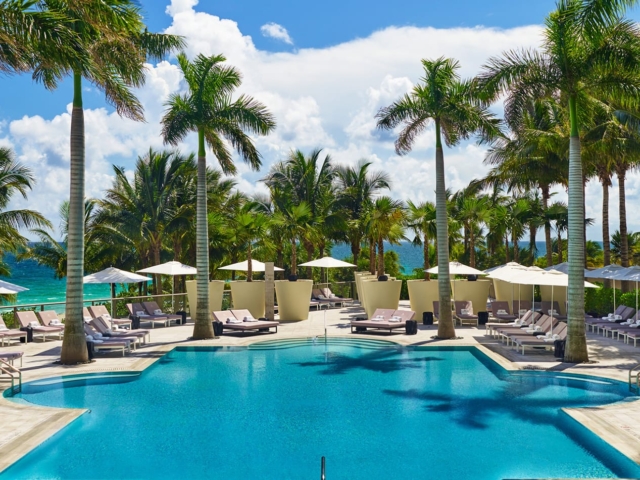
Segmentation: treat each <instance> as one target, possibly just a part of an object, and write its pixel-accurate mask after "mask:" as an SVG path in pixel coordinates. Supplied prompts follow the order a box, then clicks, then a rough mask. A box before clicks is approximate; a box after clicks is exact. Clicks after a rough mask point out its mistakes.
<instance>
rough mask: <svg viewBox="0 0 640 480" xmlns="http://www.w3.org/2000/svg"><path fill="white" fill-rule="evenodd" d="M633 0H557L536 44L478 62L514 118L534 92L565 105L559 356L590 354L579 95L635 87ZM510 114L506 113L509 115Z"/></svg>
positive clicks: (483, 81) (638, 52) (575, 358)
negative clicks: (564, 312)
mask: <svg viewBox="0 0 640 480" xmlns="http://www.w3.org/2000/svg"><path fill="white" fill-rule="evenodd" d="M636 3H637V0H616V1H608V2H604V1H602V0H561V1H559V2H558V4H557V10H556V11H555V12H552V13H551V14H550V15H549V16H548V17H547V19H546V22H545V23H546V28H545V31H544V41H543V45H542V50H541V51H529V50H527V51H511V52H508V53H506V54H504V56H503V57H502V58H493V59H491V60H490V61H489V63H488V64H487V65H486V66H485V67H484V71H483V73H482V74H481V76H480V78H479V82H480V86H481V87H482V88H484V89H485V91H486V92H487V93H488V94H489V96H491V97H492V98H497V96H498V95H502V94H506V95H507V99H506V103H505V116H506V117H507V119H512V120H514V121H515V120H516V119H517V118H521V117H522V112H523V108H524V106H525V105H527V104H528V103H529V102H530V101H532V100H535V99H544V98H547V99H552V98H560V102H561V104H563V105H565V108H566V109H567V111H568V115H569V123H570V127H571V128H570V132H571V137H570V145H569V288H568V292H569V329H568V338H567V348H566V350H565V361H569V362H584V361H587V360H588V358H589V355H588V352H587V342H586V336H585V327H584V270H583V267H584V257H585V240H584V192H583V186H584V176H583V166H582V157H581V154H580V127H581V124H582V123H583V121H584V117H585V114H586V113H585V110H584V108H585V106H586V105H585V98H586V97H589V96H590V97H594V98H602V97H603V96H609V95H612V96H615V97H617V98H619V99H626V98H628V97H632V96H634V95H637V94H638V91H639V90H640V76H638V75H637V65H638V60H639V58H640V40H639V38H638V30H637V27H636V25H635V24H634V23H632V22H629V21H625V20H622V19H621V15H623V14H624V11H625V10H626V8H627V7H629V6H632V5H635V4H636ZM507 121H509V120H507Z"/></svg>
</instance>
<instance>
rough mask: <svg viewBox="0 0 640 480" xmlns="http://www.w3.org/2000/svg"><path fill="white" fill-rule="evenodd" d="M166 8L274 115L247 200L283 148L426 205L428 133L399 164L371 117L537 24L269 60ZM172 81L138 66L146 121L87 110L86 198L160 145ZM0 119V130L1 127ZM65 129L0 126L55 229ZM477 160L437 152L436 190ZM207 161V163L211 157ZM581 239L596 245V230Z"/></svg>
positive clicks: (476, 63)
mask: <svg viewBox="0 0 640 480" xmlns="http://www.w3.org/2000/svg"><path fill="white" fill-rule="evenodd" d="M166 11H167V13H168V14H169V15H170V16H171V17H172V24H171V26H170V27H169V28H168V29H167V32H168V33H173V34H179V35H183V36H184V37H185V39H186V40H187V42H188V46H187V49H186V52H187V54H188V55H189V56H191V57H193V56H195V55H196V54H198V53H203V54H206V55H211V54H219V53H223V54H224V55H225V56H226V57H227V59H228V62H229V64H231V65H234V66H236V67H237V68H238V69H239V70H240V71H241V72H242V73H243V78H244V83H243V85H242V87H241V89H240V93H245V94H249V95H252V96H254V97H255V98H257V99H258V100H260V101H261V102H263V103H264V104H265V105H266V106H267V107H268V108H269V109H270V110H271V111H272V112H273V114H274V115H275V117H276V120H277V123H278V126H277V128H276V130H275V131H274V132H273V133H272V134H271V135H269V136H268V137H260V138H257V139H256V142H257V145H258V147H259V149H260V151H261V153H262V155H263V168H262V170H261V171H260V172H252V171H251V170H250V169H248V168H245V167H243V166H241V165H240V164H239V174H238V178H237V181H238V186H239V188H240V189H242V190H244V191H246V192H248V193H253V192H256V191H264V186H263V185H262V184H260V183H259V182H258V180H259V179H260V178H261V177H262V176H264V175H265V174H266V172H267V171H268V169H269V167H270V166H271V165H272V164H273V163H274V162H276V161H278V160H282V159H283V158H284V157H285V156H286V155H287V153H288V152H289V151H290V150H291V149H294V148H300V149H302V150H303V151H309V150H311V149H312V148H323V149H324V151H325V152H326V153H329V154H331V155H332V157H333V159H334V161H335V162H337V163H350V164H353V163H355V162H356V161H357V160H359V159H360V158H367V159H369V160H371V161H372V162H373V164H374V167H375V168H380V169H385V170H386V171H388V172H389V173H390V175H391V176H392V179H393V183H394V188H393V191H392V192H391V195H392V196H394V197H396V198H403V199H407V198H412V199H414V200H426V199H430V200H433V198H434V189H435V182H434V173H435V172H434V156H435V152H434V135H433V129H432V128H429V129H427V131H425V133H424V134H423V135H422V136H420V137H419V138H418V140H417V142H416V144H415V147H414V149H413V151H412V152H411V153H410V154H409V155H406V156H403V157H398V156H397V155H396V154H395V151H394V145H393V141H394V136H393V135H392V134H390V133H389V132H380V131H378V130H376V128H375V125H376V121H375V114H376V112H377V111H378V109H379V108H380V107H382V106H385V105H389V104H390V103H391V102H392V101H394V100H395V99H397V98H399V97H400V96H401V95H402V94H404V93H405V92H407V91H408V90H410V89H411V87H412V86H413V83H414V82H416V81H418V80H419V79H420V77H421V75H422V71H421V65H420V59H422V58H437V57H440V56H443V55H444V56H449V57H453V58H456V59H458V60H459V61H460V63H461V65H462V69H461V73H462V75H463V76H465V77H468V76H473V75H475V74H476V73H477V72H478V71H479V69H480V67H481V65H482V64H483V63H484V62H485V61H486V60H487V59H488V58H489V57H491V56H492V55H498V54H500V53H501V52H503V51H505V50H509V49H513V48H518V47H531V46H536V45H538V44H539V42H540V39H541V38H540V33H541V27H539V26H527V27H519V28H514V29H508V30H500V29H493V28H484V27H476V28H453V29H435V28H418V27H393V26H391V27H388V28H385V29H382V30H379V31H376V32H373V33H372V34H371V35H369V36H367V37H365V38H359V39H355V40H352V41H349V42H345V43H341V44H338V45H333V46H330V47H327V48H305V49H300V50H296V51H292V52H278V53H272V52H266V51H262V50H259V49H258V48H256V46H255V44H254V43H253V40H252V39H251V37H250V36H247V35H244V34H243V33H242V32H241V31H240V29H239V27H238V24H237V23H236V22H235V21H233V20H229V19H222V18H219V17H217V16H214V15H210V14H207V13H204V12H199V11H197V1H196V0H173V1H172V2H171V4H170V5H169V6H168V7H167V9H166ZM181 80H182V76H181V73H180V72H179V69H178V68H177V67H176V66H175V65H173V64H171V63H169V62H161V63H159V64H157V65H149V66H148V75H147V83H146V85H145V87H144V88H142V89H140V90H139V91H137V92H136V93H137V95H138V97H139V99H140V101H141V102H142V104H143V105H144V107H145V112H146V123H135V122H131V121H129V120H125V119H121V118H120V117H118V116H117V115H116V114H115V113H110V112H109V111H107V110H106V109H88V110H86V112H85V125H86V138H87V146H86V152H87V195H92V196H101V195H102V194H103V192H104V190H105V189H106V188H108V186H109V185H110V183H111V182H110V178H111V172H112V167H111V165H112V164H117V165H123V166H125V167H127V168H129V169H131V168H132V167H133V165H134V162H135V159H136V158H137V156H138V155H143V154H144V153H145V152H146V151H147V150H148V149H149V147H153V148H156V149H159V148H163V144H162V138H161V136H160V131H161V128H160V123H159V122H160V119H161V117H162V114H163V112H164V108H165V107H164V106H163V104H164V102H165V101H166V99H167V97H168V95H169V94H171V93H172V92H176V91H178V90H180V89H181V88H183V85H182V84H181ZM497 109H499V106H498V107H497ZM4 120H6V121H7V123H2V122H3V121H4ZM69 126H70V110H69V107H68V109H67V111H66V112H60V114H59V115H57V116H55V117H53V118H48V119H46V118H42V117H39V116H33V117H23V118H13V119H0V144H2V145H5V144H6V145H12V146H13V147H14V148H15V149H16V152H17V154H18V155H19V157H20V159H21V160H22V161H23V162H25V163H26V164H27V165H29V166H30V167H31V168H33V169H34V171H35V173H36V177H37V180H38V188H37V190H36V191H34V192H32V193H31V194H30V196H29V201H28V204H29V208H35V209H38V210H40V211H42V212H43V213H44V214H45V215H47V216H48V217H49V218H51V219H52V220H53V222H54V223H57V222H58V219H57V210H58V206H59V204H60V202H61V201H62V200H63V199H65V198H67V196H68V188H69V187H68V185H69V180H68V162H69ZM195 146H196V145H195V137H194V136H193V135H190V136H189V137H188V138H187V139H185V142H184V144H183V145H181V150H182V151H184V152H187V151H193V150H195ZM483 156H484V147H479V146H476V145H475V144H464V145H461V146H458V147H454V148H451V149H449V148H447V149H445V164H446V174H447V177H446V179H447V184H448V185H447V186H448V187H450V188H452V189H457V188H461V187H464V186H465V185H466V184H467V183H468V182H469V181H470V180H471V179H473V178H478V177H480V176H481V175H483V173H484V172H486V167H485V166H484V165H483V163H482V160H483ZM210 161H211V162H212V164H215V160H214V159H213V158H210ZM627 183H628V187H629V191H630V192H632V193H630V195H629V199H628V201H629V202H630V203H631V202H632V201H636V200H637V197H638V193H637V192H638V191H640V175H639V174H636V173H631V174H629V178H628V181H627ZM556 198H558V199H559V198H560V196H558V197H556ZM611 198H612V207H611V219H612V231H613V230H615V229H616V228H617V225H616V226H614V225H613V222H614V221H617V212H614V210H616V209H617V190H616V189H615V188H613V189H612V191H611ZM614 200H616V201H615V203H616V206H615V207H614ZM19 204H20V205H21V206H24V205H25V203H24V202H23V203H22V204H21V203H20V201H18V200H17V201H16V204H15V206H18V205H19ZM600 210H601V189H600V188H599V186H598V185H597V184H596V183H591V184H590V185H589V186H588V188H587V212H588V215H589V216H592V217H595V218H597V219H598V221H599V218H600ZM628 214H629V223H630V229H632V230H634V229H635V230H638V229H640V213H638V215H636V212H635V211H633V209H628ZM590 232H591V233H592V236H593V238H596V237H597V236H598V232H599V227H597V228H596V227H595V226H594V227H593V228H592V229H590Z"/></svg>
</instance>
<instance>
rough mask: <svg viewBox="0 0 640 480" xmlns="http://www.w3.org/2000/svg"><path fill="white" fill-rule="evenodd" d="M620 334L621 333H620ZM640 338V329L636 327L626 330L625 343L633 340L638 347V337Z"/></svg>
mask: <svg viewBox="0 0 640 480" xmlns="http://www.w3.org/2000/svg"><path fill="white" fill-rule="evenodd" d="M618 335H619V334H618ZM639 338H640V329H638V328H636V329H634V330H628V331H626V332H624V341H625V343H629V342H630V341H631V340H633V346H634V347H637V346H638V345H637V342H638V339H639Z"/></svg>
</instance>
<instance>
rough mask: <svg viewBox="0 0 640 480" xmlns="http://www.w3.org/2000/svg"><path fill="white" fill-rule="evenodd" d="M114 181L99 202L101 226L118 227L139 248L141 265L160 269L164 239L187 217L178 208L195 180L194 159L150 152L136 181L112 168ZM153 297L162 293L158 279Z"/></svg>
mask: <svg viewBox="0 0 640 480" xmlns="http://www.w3.org/2000/svg"><path fill="white" fill-rule="evenodd" d="M113 169H114V173H115V179H114V182H113V186H112V187H111V188H110V189H108V190H107V192H106V195H105V199H104V200H103V201H101V202H100V206H101V213H100V223H103V224H109V225H112V226H113V227H115V229H116V231H117V232H119V233H120V238H122V237H125V238H126V239H127V241H125V243H129V241H133V242H134V243H136V244H137V251H138V255H139V256H140V257H141V260H142V265H139V266H138V268H142V267H147V266H150V265H149V264H153V265H157V264H159V263H160V262H161V253H162V251H163V249H164V248H166V241H165V238H166V237H167V236H168V234H169V231H170V230H171V225H172V224H173V223H175V222H178V221H179V219H180V218H181V217H183V216H185V211H186V210H187V208H186V206H185V205H181V206H180V205H178V203H177V200H178V197H179V192H181V191H183V188H184V185H185V184H187V185H188V184H189V180H190V179H192V178H195V176H196V161H195V155H193V154H191V155H189V156H186V157H185V156H183V155H181V154H180V153H179V152H177V151H170V150H164V151H162V152H158V151H155V150H153V149H149V151H148V152H147V153H146V154H145V155H144V156H141V157H138V160H137V162H136V168H135V171H134V175H133V179H132V180H129V177H128V176H127V172H126V171H125V169H124V168H122V167H116V166H114V167H113ZM154 293H155V294H156V295H158V294H160V293H161V284H160V278H159V276H156V278H154Z"/></svg>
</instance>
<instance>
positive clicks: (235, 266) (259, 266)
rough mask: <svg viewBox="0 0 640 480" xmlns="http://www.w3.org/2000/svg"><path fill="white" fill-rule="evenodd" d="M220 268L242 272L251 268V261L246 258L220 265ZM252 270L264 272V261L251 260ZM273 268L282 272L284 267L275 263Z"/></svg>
mask: <svg viewBox="0 0 640 480" xmlns="http://www.w3.org/2000/svg"><path fill="white" fill-rule="evenodd" d="M218 270H238V271H240V272H246V271H248V270H249V262H248V261H247V260H245V261H244V262H239V263H232V264H231V265H226V266H224V267H220V268H219V269H218ZM251 270H253V271H254V272H264V263H262V262H259V261H258V260H253V259H252V260H251ZM273 270H274V271H276V272H282V271H283V269H282V268H280V267H276V266H275V265H274V267H273Z"/></svg>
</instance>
